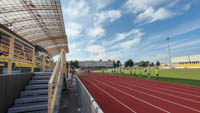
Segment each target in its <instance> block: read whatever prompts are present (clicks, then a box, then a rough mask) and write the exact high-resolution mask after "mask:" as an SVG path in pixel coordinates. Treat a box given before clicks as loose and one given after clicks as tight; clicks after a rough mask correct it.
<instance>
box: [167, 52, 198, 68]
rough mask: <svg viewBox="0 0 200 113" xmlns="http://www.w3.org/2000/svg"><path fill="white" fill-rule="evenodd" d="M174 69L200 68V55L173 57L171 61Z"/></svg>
mask: <svg viewBox="0 0 200 113" xmlns="http://www.w3.org/2000/svg"><path fill="white" fill-rule="evenodd" d="M171 61H172V64H173V65H175V68H179V69H183V68H200V55H191V56H181V57H173V58H172V59H171Z"/></svg>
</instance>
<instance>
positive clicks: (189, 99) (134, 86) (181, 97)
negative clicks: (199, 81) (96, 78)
mask: <svg viewBox="0 0 200 113" xmlns="http://www.w3.org/2000/svg"><path fill="white" fill-rule="evenodd" d="M109 82H110V81H109ZM116 82H118V83H122V84H125V85H129V86H134V87H138V88H142V89H146V90H149V91H153V92H158V93H161V94H164V95H169V96H172V97H176V98H180V99H183V100H188V101H191V102H195V103H199V104H200V102H199V101H195V100H192V99H188V98H184V97H179V96H176V95H173V94H168V93H165V92H162V91H158V90H154V89H149V88H145V87H141V86H137V85H133V84H126V83H124V82H120V81H116ZM140 85H142V84H140Z"/></svg>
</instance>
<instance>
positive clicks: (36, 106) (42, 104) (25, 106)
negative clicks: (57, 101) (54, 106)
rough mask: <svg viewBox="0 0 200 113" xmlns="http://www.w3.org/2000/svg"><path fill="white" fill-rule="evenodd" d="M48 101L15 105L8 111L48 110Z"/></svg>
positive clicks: (12, 112) (9, 112)
mask: <svg viewBox="0 0 200 113" xmlns="http://www.w3.org/2000/svg"><path fill="white" fill-rule="evenodd" d="M47 108H48V102H40V103H39V102H38V103H29V104H20V105H15V106H13V107H11V108H10V109H8V113H24V112H33V111H47Z"/></svg>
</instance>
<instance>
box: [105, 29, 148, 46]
mask: <svg viewBox="0 0 200 113" xmlns="http://www.w3.org/2000/svg"><path fill="white" fill-rule="evenodd" d="M144 34H145V33H144V32H141V31H140V30H139V29H132V30H130V31H129V32H125V33H118V34H116V38H114V39H113V40H111V41H105V42H104V45H106V46H109V47H110V49H130V48H131V47H133V46H136V45H137V44H139V43H140V41H141V39H142V37H143V36H144Z"/></svg>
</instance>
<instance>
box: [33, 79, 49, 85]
mask: <svg viewBox="0 0 200 113" xmlns="http://www.w3.org/2000/svg"><path fill="white" fill-rule="evenodd" d="M48 83H49V80H31V81H30V82H29V85H33V84H48Z"/></svg>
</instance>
